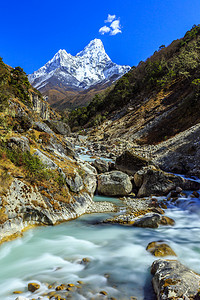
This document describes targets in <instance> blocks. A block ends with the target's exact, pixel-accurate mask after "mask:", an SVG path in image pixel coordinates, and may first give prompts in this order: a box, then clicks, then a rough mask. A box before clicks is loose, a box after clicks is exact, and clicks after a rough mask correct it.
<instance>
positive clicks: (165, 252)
mask: <svg viewBox="0 0 200 300" xmlns="http://www.w3.org/2000/svg"><path fill="white" fill-rule="evenodd" d="M146 250H147V251H148V252H150V253H151V254H152V255H154V256H157V257H164V256H176V253H175V252H174V251H173V250H172V248H171V247H170V246H169V245H167V244H166V243H163V242H159V241H158V242H151V243H149V244H148V246H147V248H146Z"/></svg>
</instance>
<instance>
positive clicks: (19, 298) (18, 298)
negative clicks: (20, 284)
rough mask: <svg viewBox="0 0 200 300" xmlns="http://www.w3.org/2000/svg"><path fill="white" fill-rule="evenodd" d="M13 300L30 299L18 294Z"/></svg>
mask: <svg viewBox="0 0 200 300" xmlns="http://www.w3.org/2000/svg"><path fill="white" fill-rule="evenodd" d="M15 300H30V299H29V298H26V297H23V296H19V297H17V298H16V299H15Z"/></svg>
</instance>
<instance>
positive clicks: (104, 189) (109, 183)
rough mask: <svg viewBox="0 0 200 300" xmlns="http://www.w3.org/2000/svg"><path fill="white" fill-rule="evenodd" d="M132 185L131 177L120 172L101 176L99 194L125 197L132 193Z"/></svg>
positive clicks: (99, 178)
mask: <svg viewBox="0 0 200 300" xmlns="http://www.w3.org/2000/svg"><path fill="white" fill-rule="evenodd" d="M131 191H132V183H131V181H130V179H129V176H128V175H127V174H125V173H122V172H120V171H111V172H107V173H104V174H101V175H99V177H98V193H99V194H101V195H106V196H125V195H128V194H129V193H131Z"/></svg>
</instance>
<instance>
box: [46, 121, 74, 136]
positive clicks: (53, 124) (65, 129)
mask: <svg viewBox="0 0 200 300" xmlns="http://www.w3.org/2000/svg"><path fill="white" fill-rule="evenodd" d="M47 124H48V125H49V127H50V128H51V129H52V130H53V131H54V132H55V133H57V134H61V135H65V136H69V135H70V133H71V130H70V127H69V125H67V124H66V123H63V122H62V121H58V120H48V121H47Z"/></svg>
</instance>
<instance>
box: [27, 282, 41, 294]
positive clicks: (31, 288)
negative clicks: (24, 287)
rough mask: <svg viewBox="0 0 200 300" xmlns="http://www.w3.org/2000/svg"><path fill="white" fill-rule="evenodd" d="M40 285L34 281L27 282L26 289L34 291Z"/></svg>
mask: <svg viewBox="0 0 200 300" xmlns="http://www.w3.org/2000/svg"><path fill="white" fill-rule="evenodd" d="M39 288H40V285H39V284H38V283H35V282H31V283H29V284H28V291H29V292H31V293H34V292H35V291H37V290H39Z"/></svg>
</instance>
